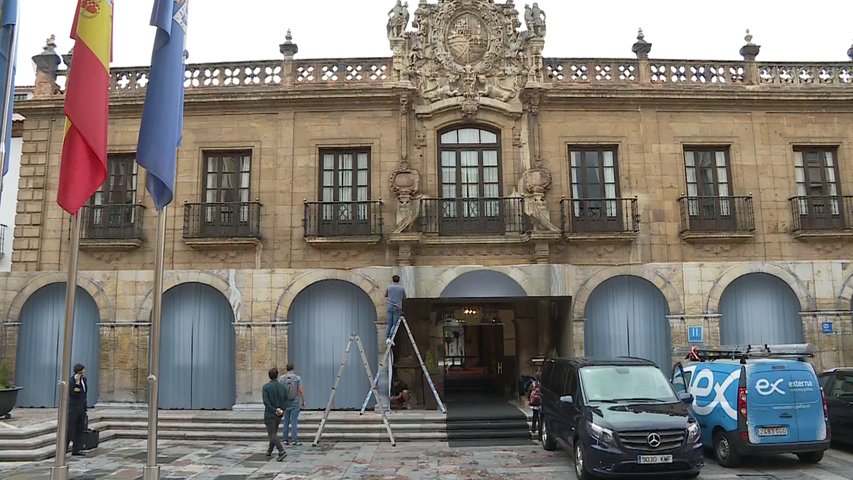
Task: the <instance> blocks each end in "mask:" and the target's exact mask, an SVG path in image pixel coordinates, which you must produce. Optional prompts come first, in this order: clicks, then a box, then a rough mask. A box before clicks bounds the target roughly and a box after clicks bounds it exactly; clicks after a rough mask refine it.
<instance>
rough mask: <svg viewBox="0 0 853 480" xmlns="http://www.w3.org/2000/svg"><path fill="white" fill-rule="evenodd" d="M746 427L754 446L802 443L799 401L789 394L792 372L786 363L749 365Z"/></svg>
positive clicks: (791, 393)
mask: <svg viewBox="0 0 853 480" xmlns="http://www.w3.org/2000/svg"><path fill="white" fill-rule="evenodd" d="M747 372H748V373H747V375H748V377H747V379H748V380H747V384H746V389H747V391H746V392H747V393H746V401H747V428H748V431H749V441H750V442H751V443H755V444H772V443H791V442H796V441H798V440H799V437H798V434H797V430H798V424H797V412H796V406H797V399H796V395H795V394H794V393H793V392H789V391H788V382H790V381H791V372H790V371H788V370H787V369H786V368H785V365H783V364H773V363H767V364H765V363H757V364H751V365H748V366H747Z"/></svg>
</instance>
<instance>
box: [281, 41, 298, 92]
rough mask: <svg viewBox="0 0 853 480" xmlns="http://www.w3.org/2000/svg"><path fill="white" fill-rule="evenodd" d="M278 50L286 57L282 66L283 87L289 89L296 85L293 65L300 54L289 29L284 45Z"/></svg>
mask: <svg viewBox="0 0 853 480" xmlns="http://www.w3.org/2000/svg"><path fill="white" fill-rule="evenodd" d="M278 49H279V51H280V52H281V53H282V55H284V61H283V62H282V65H281V74H282V82H281V85H282V86H283V87H285V88H288V87H290V86H291V85H293V84H295V83H296V71H295V70H296V67H295V66H294V64H293V57H294V55H296V54H297V53H298V52H299V46H298V45H296V44H295V43H293V35H291V34H290V29H289V28H288V29H287V34H286V35H285V36H284V43H282V44H281V45H279V46H278Z"/></svg>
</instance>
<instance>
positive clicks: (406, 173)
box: [391, 166, 421, 233]
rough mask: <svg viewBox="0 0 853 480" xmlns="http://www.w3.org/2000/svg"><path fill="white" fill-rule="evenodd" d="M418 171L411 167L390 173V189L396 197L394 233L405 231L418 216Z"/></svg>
mask: <svg viewBox="0 0 853 480" xmlns="http://www.w3.org/2000/svg"><path fill="white" fill-rule="evenodd" d="M420 184H421V175H420V173H419V172H418V171H417V170H415V169H412V168H406V166H404V168H400V169H398V170H395V171H394V173H392V174H391V190H392V191H393V192H394V195H395V196H396V197H397V224H396V226H395V227H394V230H393V232H394V233H402V232H404V231H406V230H407V229H408V228H409V227H411V225H412V224H413V223H414V222H415V220H416V219H417V218H418V212H419V211H420V200H421V197H420V196H419V195H418V191H419V190H420Z"/></svg>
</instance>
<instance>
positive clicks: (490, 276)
mask: <svg viewBox="0 0 853 480" xmlns="http://www.w3.org/2000/svg"><path fill="white" fill-rule="evenodd" d="M526 296H527V292H525V291H524V289H523V288H521V285H519V284H518V282H516V281H515V280H513V279H512V278H510V277H509V276H507V275H504V274H503V273H500V272H495V271H493V270H474V271H471V272H466V273H463V274H462V275H460V276H458V277H457V278H455V279H454V280H453V281H452V282H450V284H448V285H447V287H445V289H444V291H443V292H441V298H501V297H526Z"/></svg>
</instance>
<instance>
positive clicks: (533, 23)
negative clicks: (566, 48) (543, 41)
mask: <svg viewBox="0 0 853 480" xmlns="http://www.w3.org/2000/svg"><path fill="white" fill-rule="evenodd" d="M524 21H525V23H526V24H527V31H529V32H531V33H532V34H533V35H535V36H537V37H539V38H545V11H544V10H542V9H541V8H539V3H537V2H533V6H532V7H531V6H529V5H525V6H524Z"/></svg>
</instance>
